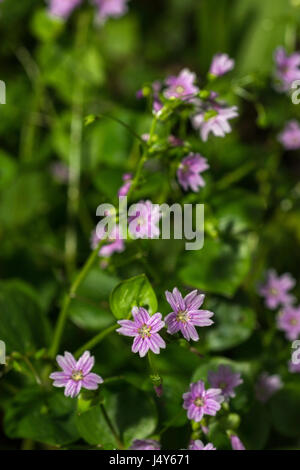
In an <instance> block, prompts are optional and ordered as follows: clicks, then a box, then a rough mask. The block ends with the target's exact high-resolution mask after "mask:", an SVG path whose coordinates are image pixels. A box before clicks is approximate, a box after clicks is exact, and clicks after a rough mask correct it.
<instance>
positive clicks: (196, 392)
mask: <svg viewBox="0 0 300 470" xmlns="http://www.w3.org/2000/svg"><path fill="white" fill-rule="evenodd" d="M182 397H183V400H184V402H183V408H184V409H185V410H187V417H188V419H192V420H193V421H196V422H197V423H198V422H199V421H201V419H202V418H203V416H204V415H210V416H215V415H216V413H217V412H218V411H219V410H220V408H221V405H220V403H222V402H223V400H224V398H223V397H222V390H220V389H218V388H209V389H208V390H205V388H204V382H202V380H199V381H198V382H196V383H192V384H190V391H189V392H187V393H184V394H183V396H182Z"/></svg>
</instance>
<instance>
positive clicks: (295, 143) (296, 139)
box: [278, 120, 300, 150]
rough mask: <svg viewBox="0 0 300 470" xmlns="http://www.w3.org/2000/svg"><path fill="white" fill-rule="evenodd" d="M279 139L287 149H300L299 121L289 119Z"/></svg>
mask: <svg viewBox="0 0 300 470" xmlns="http://www.w3.org/2000/svg"><path fill="white" fill-rule="evenodd" d="M278 140H279V142H280V143H281V144H282V145H283V147H284V148H285V149H286V150H298V149H300V125H299V123H298V121H295V120H293V121H289V122H288V123H287V124H286V126H285V128H284V129H283V131H282V132H281V133H280V134H279V135H278Z"/></svg>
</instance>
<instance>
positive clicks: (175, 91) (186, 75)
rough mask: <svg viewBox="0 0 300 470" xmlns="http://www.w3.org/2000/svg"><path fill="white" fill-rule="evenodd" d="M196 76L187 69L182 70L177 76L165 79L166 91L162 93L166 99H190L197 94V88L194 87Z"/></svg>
mask: <svg viewBox="0 0 300 470" xmlns="http://www.w3.org/2000/svg"><path fill="white" fill-rule="evenodd" d="M195 80H196V74H195V73H193V72H191V71H190V70H189V69H183V70H182V71H181V72H180V74H179V75H178V76H174V75H172V76H170V77H168V78H167V79H166V85H167V87H168V88H167V89H166V90H165V91H164V95H165V97H166V98H180V99H186V98H192V97H193V95H195V94H196V93H198V91H199V88H198V87H196V86H195V85H194V82H195Z"/></svg>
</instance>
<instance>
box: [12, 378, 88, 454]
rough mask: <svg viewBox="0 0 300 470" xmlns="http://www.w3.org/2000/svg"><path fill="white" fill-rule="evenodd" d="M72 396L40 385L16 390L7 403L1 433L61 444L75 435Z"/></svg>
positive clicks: (74, 437) (70, 440) (74, 405)
mask: <svg viewBox="0 0 300 470" xmlns="http://www.w3.org/2000/svg"><path fill="white" fill-rule="evenodd" d="M75 408H76V400H72V399H71V398H66V397H65V396H64V395H63V393H62V391H61V390H55V389H52V390H51V392H46V391H45V390H43V389H41V388H40V387H31V388H27V389H25V390H22V391H20V392H19V393H18V394H17V395H16V396H15V397H14V398H13V399H12V400H10V401H9V402H8V403H7V406H6V411H5V416H4V429H5V433H6V434H7V435H8V437H10V438H11V439H17V438H19V439H33V440H34V441H37V442H42V443H45V444H48V445H55V446H56V445H59V446H61V445H65V444H69V443H71V442H74V441H76V440H77V439H78V438H79V435H78V432H77V429H76V426H75V416H76V414H75Z"/></svg>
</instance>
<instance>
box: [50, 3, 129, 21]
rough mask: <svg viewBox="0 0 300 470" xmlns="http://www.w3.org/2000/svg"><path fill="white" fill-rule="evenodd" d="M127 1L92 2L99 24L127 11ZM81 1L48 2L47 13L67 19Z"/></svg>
mask: <svg viewBox="0 0 300 470" xmlns="http://www.w3.org/2000/svg"><path fill="white" fill-rule="evenodd" d="M128 1H129V0H93V4H94V5H95V7H96V8H97V17H98V19H99V21H100V22H103V21H105V20H106V19H107V18H117V17H119V16H122V15H124V14H125V13H126V11H127V4H128ZM82 2H83V0H49V13H50V15H52V16H56V17H59V18H63V19H67V18H68V17H69V16H70V15H71V13H72V12H73V11H74V10H75V9H76V8H77V7H78V6H79V5H81V4H82Z"/></svg>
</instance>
